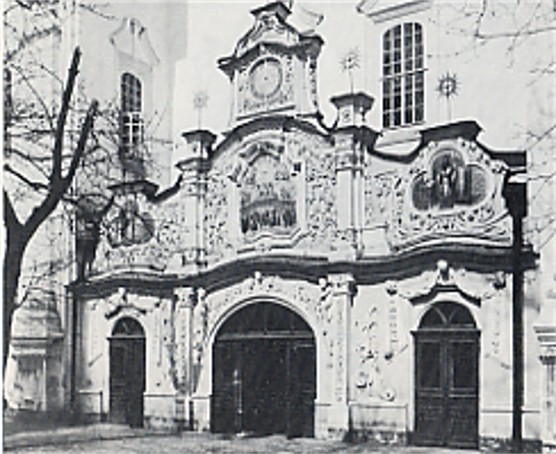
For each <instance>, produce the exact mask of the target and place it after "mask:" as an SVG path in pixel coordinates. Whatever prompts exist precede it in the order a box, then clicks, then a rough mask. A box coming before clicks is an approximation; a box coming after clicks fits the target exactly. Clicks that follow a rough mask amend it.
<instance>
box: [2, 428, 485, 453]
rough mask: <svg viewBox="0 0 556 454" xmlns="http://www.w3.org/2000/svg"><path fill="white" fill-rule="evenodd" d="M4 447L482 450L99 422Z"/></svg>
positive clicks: (24, 437) (15, 438)
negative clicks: (173, 431) (172, 431)
mask: <svg viewBox="0 0 556 454" xmlns="http://www.w3.org/2000/svg"><path fill="white" fill-rule="evenodd" d="M4 450H5V452H10V453H64V454H65V453H93V454H115V453H121V454H124V453H131V454H140V453H141V454H143V453H144V454H175V453H180V454H181V453H183V454H189V453H191V454H197V453H223V454H250V453H260V454H263V453H273V454H327V453H346V454H355V453H359V454H362V453H400V454H403V453H406V454H426V453H430V454H440V453H451V454H472V453H474V452H478V451H472V450H454V449H450V450H448V449H435V448H418V447H394V446H390V447H388V446H373V445H371V444H370V443H359V444H348V443H343V442H337V441H326V440H315V439H293V440H288V439H287V438H286V437H284V436H280V435H272V436H265V437H243V438H242V437H227V436H221V435H213V434H205V433H203V434H200V433H191V432H185V433H182V434H177V435H161V434H158V435H157V434H153V433H152V432H147V431H144V430H140V429H135V430H132V429H129V428H127V427H125V426H116V425H110V424H97V425H92V426H88V427H85V428H83V427H82V428H66V429H60V430H54V431H42V432H29V433H20V434H16V435H12V436H8V437H5V439H4Z"/></svg>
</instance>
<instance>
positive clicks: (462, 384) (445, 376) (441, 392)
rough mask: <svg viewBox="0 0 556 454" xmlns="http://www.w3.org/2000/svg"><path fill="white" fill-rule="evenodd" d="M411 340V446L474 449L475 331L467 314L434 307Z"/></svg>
mask: <svg viewBox="0 0 556 454" xmlns="http://www.w3.org/2000/svg"><path fill="white" fill-rule="evenodd" d="M413 334H414V336H415V353H416V357H415V366H416V367H415V371H416V377H415V439H414V441H415V444H418V445H430V446H450V447H470V448H476V447H477V446H478V441H479V440H478V439H479V435H478V419H479V331H478V330H477V329H476V325H475V322H474V320H473V317H472V315H471V314H470V313H469V311H468V310H467V309H466V308H465V307H463V306H461V305H459V304H454V303H449V302H445V303H438V304H435V305H434V306H432V308H431V309H429V311H428V312H427V313H426V314H425V315H424V317H423V319H422V320H421V324H420V326H419V330H418V331H416V332H414V333H413Z"/></svg>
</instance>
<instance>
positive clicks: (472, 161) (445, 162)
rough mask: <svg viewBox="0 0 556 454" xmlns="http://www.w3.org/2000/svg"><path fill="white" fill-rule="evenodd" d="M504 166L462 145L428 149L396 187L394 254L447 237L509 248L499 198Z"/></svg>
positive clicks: (391, 231)
mask: <svg viewBox="0 0 556 454" xmlns="http://www.w3.org/2000/svg"><path fill="white" fill-rule="evenodd" d="M506 170H507V166H506V165H505V164H504V163H503V162H501V161H496V160H492V159H491V158H490V157H489V156H488V155H487V154H486V153H485V152H484V151H482V150H481V149H480V148H479V147H478V146H477V144H476V143H474V142H469V141H466V140H463V139H458V140H451V141H444V142H439V143H431V144H429V146H428V147H427V148H425V149H423V150H422V151H421V152H420V154H419V156H418V157H417V159H416V160H415V162H414V163H413V164H412V165H411V167H410V168H409V169H408V170H407V171H406V172H404V173H403V174H401V175H400V176H398V177H397V178H396V181H395V183H394V188H395V190H394V192H393V209H392V212H391V216H390V217H389V219H388V222H387V239H388V242H389V244H390V246H391V247H392V248H393V249H401V248H404V247H410V246H412V245H415V244H416V243H418V242H421V241H427V240H434V239H441V238H446V237H472V238H474V239H480V240H485V241H489V242H495V243H497V244H503V245H509V244H511V225H510V224H511V222H510V218H509V216H508V213H507V210H506V207H505V205H504V201H503V197H502V186H503V181H504V176H505V173H506Z"/></svg>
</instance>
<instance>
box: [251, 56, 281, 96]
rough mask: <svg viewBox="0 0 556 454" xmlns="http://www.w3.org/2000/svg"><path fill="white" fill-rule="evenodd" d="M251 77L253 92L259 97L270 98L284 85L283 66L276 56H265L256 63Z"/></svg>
mask: <svg viewBox="0 0 556 454" xmlns="http://www.w3.org/2000/svg"><path fill="white" fill-rule="evenodd" d="M249 78H250V82H251V90H252V92H253V94H254V95H255V96H257V97H259V98H269V97H271V96H273V95H275V94H276V93H277V92H278V90H279V89H280V86H281V85H282V66H281V65H280V62H279V61H278V60H275V59H274V58H265V59H264V60H261V61H259V62H258V63H257V64H255V66H254V67H253V69H252V70H251V73H250V74H249Z"/></svg>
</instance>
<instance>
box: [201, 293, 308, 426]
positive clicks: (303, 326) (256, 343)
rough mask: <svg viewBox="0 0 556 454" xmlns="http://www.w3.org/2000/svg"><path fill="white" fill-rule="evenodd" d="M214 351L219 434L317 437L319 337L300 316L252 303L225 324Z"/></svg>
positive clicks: (214, 417)
mask: <svg viewBox="0 0 556 454" xmlns="http://www.w3.org/2000/svg"><path fill="white" fill-rule="evenodd" d="M212 353H213V394H212V400H211V428H212V431H213V432H228V433H239V432H248V433H254V434H276V433H283V434H286V435H287V436H289V437H300V436H305V437H312V436H313V435H314V400H315V397H316V352H315V338H314V335H313V332H312V330H311V328H310V327H309V325H308V324H307V323H306V322H305V321H304V320H303V319H302V318H301V317H300V316H299V315H297V314H295V313H294V312H293V311H291V310H289V309H287V308H284V307H282V306H280V305H277V304H272V303H258V304H253V305H250V306H247V307H245V308H243V309H241V310H239V311H238V312H236V313H235V314H234V315H232V317H230V319H229V320H228V321H226V322H225V323H224V325H223V326H222V327H221V328H220V330H219V332H218V333H217V336H216V339H215V342H214V347H213V352H212Z"/></svg>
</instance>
